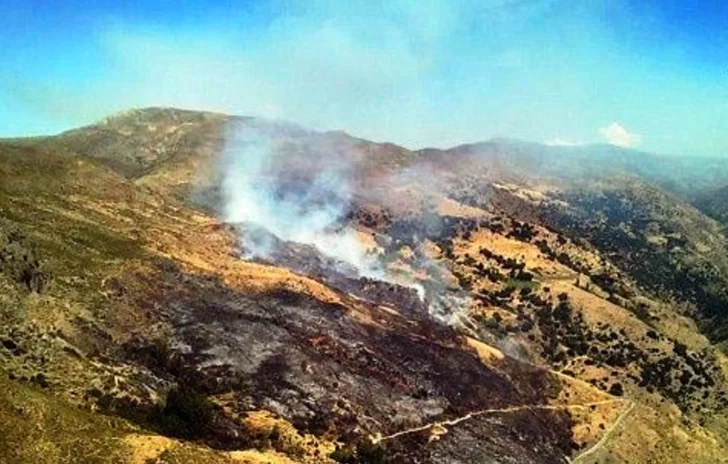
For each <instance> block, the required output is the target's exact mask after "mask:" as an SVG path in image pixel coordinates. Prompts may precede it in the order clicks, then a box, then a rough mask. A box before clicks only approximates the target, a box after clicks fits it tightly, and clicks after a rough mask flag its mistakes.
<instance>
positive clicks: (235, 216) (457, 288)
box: [0, 108, 728, 463]
mask: <svg viewBox="0 0 728 464" xmlns="http://www.w3.org/2000/svg"><path fill="white" fill-rule="evenodd" d="M584 150H592V151H591V152H590V153H593V152H594V151H593V150H596V152H597V155H596V158H597V159H598V160H601V161H598V162H597V161H595V164H593V165H592V164H590V163H586V162H585V161H584V160H585V159H586V157H587V156H588V152H587V151H584ZM257 151H263V152H264V156H263V157H262V158H261V159H258V157H257V156H255V153H257ZM617 151H618V152H619V153H617ZM615 154H619V155H620V156H621V157H618V159H620V160H621V161H620V162H619V163H615V162H614V159H616V158H615ZM640 156H644V157H645V158H644V159H645V160H646V161H645V162H644V163H645V164H641V163H639V162H637V161H636V160H638V159H641V158H639V157H640ZM555 159H558V160H559V163H555V162H554V160H555ZM241 160H242V161H241ZM610 160H611V161H610ZM253 161H256V163H253ZM608 162H609V163H610V165H611V166H617V167H616V168H614V169H613V170H609V171H605V170H604V169H601V168H599V167H598V166H599V163H603V164H606V163H608ZM673 162H674V161H673V160H670V159H663V158H661V157H658V156H655V155H647V154H644V155H642V154H638V153H635V152H626V151H621V150H617V149H611V148H607V147H600V148H598V149H588V148H583V149H579V150H571V149H569V150H566V151H563V150H560V149H556V148H555V147H541V146H536V145H530V144H524V143H521V142H513V141H502V140H500V141H498V140H497V141H492V142H487V143H485V144H478V145H472V146H461V147H456V148H453V149H451V150H432V149H428V150H422V151H409V150H406V149H405V148H402V147H399V146H396V145H392V144H386V143H374V142H369V141H366V140H362V139H357V138H355V137H352V136H350V135H348V134H346V133H342V132H332V133H326V132H324V133H321V132H314V131H309V130H307V129H305V128H301V127H298V126H295V125H293V124H289V123H284V122H273V121H264V120H259V119H254V118H245V117H232V116H226V115H220V114H212V113H198V112H193V111H183V110H176V109H161V108H151V109H144V110H133V111H130V112H126V113H123V114H120V115H116V116H112V117H110V118H108V119H106V120H105V121H103V122H101V123H99V124H95V125H91V126H88V127H83V128H79V129H76V130H73V131H69V132H66V133H63V134H60V135H57V136H49V137H43V138H36V139H27V140H22V139H21V140H10V141H2V142H0V286H1V287H2V292H0V320H1V321H2V323H0V343H2V345H0V369H1V370H2V371H3V379H2V380H0V383H2V385H0V386H1V387H2V389H1V390H2V391H3V393H1V394H0V409H2V410H4V411H7V414H6V416H7V417H10V418H11V419H10V420H8V421H4V422H3V423H2V424H0V437H2V438H0V442H2V444H1V445H0V462H27V463H31V462H32V463H35V462H69V463H70V462H139V463H143V462H169V463H172V462H176V463H177V462H181V463H193V462H201V461H204V462H252V463H257V462H261V463H262V462H281V463H285V462H310V463H318V462H322V463H323V462H348V463H353V462H393V463H397V462H402V463H408V462H432V463H436V462H451V463H472V462H519V463H555V462H581V463H588V462H625V463H626V462H629V463H633V462H634V463H647V462H661V463H663V462H664V463H668V462H696V463H698V462H703V463H717V462H728V461H726V459H725V456H726V453H727V451H726V450H728V433H727V432H726V430H728V377H727V375H728V370H727V369H728V361H727V360H726V357H725V354H724V353H723V352H722V351H721V350H720V349H718V348H717V345H718V344H720V343H721V342H724V341H725V340H726V337H728V331H727V330H726V328H727V327H728V315H726V314H725V313H724V310H723V309H722V308H725V307H726V306H725V304H726V302H728V296H727V295H726V290H725V289H726V288H727V287H728V258H727V257H726V252H725V251H726V250H725V246H726V245H725V236H724V235H723V232H722V229H721V227H720V226H719V225H718V223H717V222H715V221H714V220H713V219H710V218H708V217H707V216H705V215H704V214H703V213H701V212H700V211H699V210H698V209H695V208H694V207H692V206H690V205H689V204H688V203H686V202H685V200H684V198H683V195H687V194H686V193H685V192H684V191H679V190H680V189H677V188H674V189H670V188H669V187H667V185H668V184H669V183H672V184H673V185H675V184H676V183H677V184H679V185H685V183H686V182H688V181H689V179H688V180H686V178H684V177H675V176H673V177H668V176H667V175H665V176H662V175H661V174H660V176H661V177H660V178H659V179H657V178H656V177H649V176H648V175H647V173H651V174H652V175H654V176H658V174H659V172H665V173H670V172H675V171H674V169H673V168H671V167H670V166H673V165H671V164H670V163H673ZM238 163H242V164H238ZM716 163H718V161H716ZM636 165H639V166H658V165H660V166H665V167H664V168H662V169H661V170H659V172H658V170H656V169H652V168H645V171H644V172H643V173H641V172H639V171H638V170H636V169H634V166H636ZM624 171H629V172H630V174H631V175H629V176H625V175H624ZM706 172H707V171H705V172H703V171H700V170H698V169H697V168H696V169H692V170H690V171H689V172H687V171H686V170H681V171H680V175H681V176H688V175H692V176H696V178H699V179H702V180H701V181H700V182H702V183H701V184H700V185H706V186H708V185H712V184H713V183H714V182H720V181H721V179H714V178H711V177H707V174H706ZM710 172H711V173H712V174H715V173H716V172H717V171H716V170H715V169H711V170H710ZM723 172H725V171H723ZM322 173H324V174H326V175H325V176H322V175H321V174H322ZM655 173H658V174H655ZM233 174H235V175H233ZM236 175H237V177H236ZM716 175H717V174H716ZM690 182H692V181H690ZM696 182H697V181H696ZM247 183H250V186H252V187H253V188H252V191H253V193H255V198H254V199H255V201H254V202H251V201H246V202H242V203H240V202H238V203H236V200H240V199H239V198H236V195H247V194H250V193H251V190H250V189H248V190H246V189H241V187H240V185H241V184H246V186H247ZM696 185H697V184H696ZM701 188H702V187H701ZM665 189H667V190H665ZM260 192H263V193H262V194H260V195H259V193H260ZM691 194H692V193H691ZM685 198H686V197H685ZM239 204H242V205H244V206H245V207H246V208H248V209H256V208H260V211H261V214H260V215H258V216H251V215H250V214H249V211H246V210H245V208H243V210H244V211H242V212H241V211H239V209H240V208H237V207H236V208H233V206H236V205H239ZM231 205H232V206H231ZM273 213H275V214H281V215H284V216H285V217H282V218H275V219H276V220H275V221H274V220H272V219H273V218H269V217H266V214H267V215H270V214H273ZM312 217H313V218H314V219H317V220H315V221H312V220H311V218H312ZM256 218H258V219H259V220H260V221H262V222H259V223H258V224H257V225H256V224H254V223H251V221H252V219H256ZM261 225H263V226H266V225H267V226H269V228H268V229H265V227H262V228H261V227H260V226H261ZM307 227H314V229H310V230H308V231H307V230H302V229H306V228H307ZM262 229H264V230H262ZM311 230H313V231H315V232H317V233H320V234H323V237H324V240H323V241H321V240H319V238H317V237H311V234H310V233H306V232H310V231H311ZM352 237H353V238H354V239H355V243H356V244H357V245H356V247H355V248H357V250H355V251H360V249H361V250H364V251H365V253H363V254H361V255H359V254H356V253H355V254H353V255H352V250H351V249H350V248H347V247H350V246H351V244H352V242H351V240H352ZM339 243H341V244H342V246H341V247H335V246H333V245H338V244H339ZM344 245H345V246H344ZM362 263H363V264H362ZM363 274H365V275H363ZM43 421H45V422H43ZM34 424H44V425H41V426H39V427H36V428H35V429H33V426H34ZM31 429H32V430H34V431H31ZM69 429H73V430H75V432H73V433H70V432H68V431H67V430H69ZM72 439H80V440H81V443H82V444H83V446H81V447H76V448H73V449H71V448H69V446H68V443H69V441H70V440H72ZM3 453H4V454H3Z"/></svg>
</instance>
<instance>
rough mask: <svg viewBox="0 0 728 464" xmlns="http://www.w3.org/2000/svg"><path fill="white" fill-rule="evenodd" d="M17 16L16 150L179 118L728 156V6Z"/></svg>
mask: <svg viewBox="0 0 728 464" xmlns="http://www.w3.org/2000/svg"><path fill="white" fill-rule="evenodd" d="M6 3H7V4H6V5H5V9H4V10H5V12H6V15H5V16H3V17H2V18H1V19H0V26H2V27H3V30H4V34H5V35H6V36H7V37H8V39H9V40H8V41H7V43H8V46H6V47H3V48H2V50H0V56H1V57H2V59H3V63H4V65H3V68H2V70H1V71H0V105H2V106H3V107H4V108H5V111H4V112H3V113H2V114H3V117H2V119H1V120H0V122H2V124H1V125H0V136H3V137H9V136H28V135H41V134H49V133H56V132H59V131H63V130H66V129H71V128H74V127H77V126H80V125H84V124H88V123H91V122H93V121H96V120H98V119H101V118H103V117H105V116H108V115H109V114H111V113H115V112H118V111H121V110H124V109H129V108H136V107H147V106H173V107H182V108H187V109H198V110H209V111H220V112H224V113H228V114H237V115H246V116H259V117H267V118H280V119H284V120H288V121H292V122H295V123H298V124H301V125H303V126H306V127H311V128H314V129H318V130H344V131H346V132H348V133H351V134H354V135H356V136H358V137H362V138H366V139H370V140H375V141H387V142H392V143H397V144H400V145H403V146H405V147H407V148H413V149H417V148H423V147H439V148H442V147H451V146H456V145H460V144H465V143H473V142H478V141H485V140H490V139H493V138H512V139H518V140H526V141H533V142H538V143H546V144H549V145H565V146H569V145H576V144H595V143H609V144H613V145H617V146H622V147H630V148H635V149H638V150H641V151H647V152H654V153H660V154H669V155H696V156H711V157H715V156H728V139H726V138H725V137H724V134H725V133H726V132H728V79H726V78H725V72H726V69H725V63H726V62H728V27H726V26H728V24H726V23H728V19H727V18H728V5H726V4H723V3H719V2H706V3H704V4H701V5H700V8H698V7H696V6H695V5H694V4H692V3H691V2H686V1H683V2H678V1H675V2H658V1H657V0H652V1H648V2H639V3H638V2H630V1H627V0H587V1H584V2H579V3H578V4H574V3H573V2H565V1H562V0H536V1H509V0H491V1H487V2H475V1H451V2H448V1H444V0H429V1H420V2H416V1H409V0H396V1H392V2H380V1H369V2H364V1H355V2H347V3H346V4H345V5H344V4H341V2H334V1H330V0H314V1H310V2H305V3H304V2H294V1H290V0H268V1H262V0H261V1H248V2H242V3H240V4H238V5H234V6H233V5H226V6H215V7H212V6H209V5H206V4H205V3H204V2H202V1H195V0H191V1H185V2H182V3H176V2H169V1H158V2H152V3H149V4H147V5H145V6H144V8H142V7H132V6H125V5H118V4H116V2H103V1H102V2H96V3H95V4H94V5H93V6H89V5H84V4H83V2H80V1H76V0H66V1H63V2H56V3H54V4H47V3H44V2H32V1H31V2H28V1H25V2H21V1H19V0H9V1H8V2H6Z"/></svg>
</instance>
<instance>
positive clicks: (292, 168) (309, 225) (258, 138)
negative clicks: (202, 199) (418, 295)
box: [221, 126, 384, 279]
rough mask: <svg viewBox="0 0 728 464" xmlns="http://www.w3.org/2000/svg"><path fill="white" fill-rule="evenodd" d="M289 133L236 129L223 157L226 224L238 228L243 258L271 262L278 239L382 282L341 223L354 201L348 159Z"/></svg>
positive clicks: (375, 267)
mask: <svg viewBox="0 0 728 464" xmlns="http://www.w3.org/2000/svg"><path fill="white" fill-rule="evenodd" d="M280 129H284V130H280ZM286 129H288V130H289V132H290V128H288V127H280V126H279V127H277V128H274V129H273V130H272V131H271V130H270V129H263V128H259V127H251V126H238V127H234V128H233V130H232V133H231V134H230V136H229V137H228V143H227V146H226V148H225V151H224V153H223V156H222V165H221V170H222V176H223V177H222V194H223V218H224V220H225V221H226V222H228V223H232V224H238V225H242V226H243V228H244V234H243V235H244V237H243V247H244V253H245V255H246V257H249V258H266V257H268V256H269V255H270V253H272V252H273V251H275V247H276V243H277V240H282V241H286V242H296V243H300V244H306V245H311V246H313V247H315V248H316V249H318V251H319V252H320V253H322V254H323V255H326V256H327V257H329V258H332V259H334V260H336V261H338V262H341V263H344V264H346V265H348V266H350V267H351V268H353V269H354V270H355V271H356V273H357V274H358V275H360V276H364V277H370V278H378V279H382V278H384V272H383V271H382V267H381V266H380V264H379V262H378V260H377V259H376V258H375V257H374V256H372V255H371V254H370V253H368V251H367V250H366V249H365V247H364V246H363V245H362V243H361V242H360V240H359V238H358V237H357V232H356V230H354V229H353V228H352V227H350V226H349V225H348V224H347V223H346V222H345V217H346V215H347V213H348V211H349V205H350V203H351V197H352V188H351V184H350V177H351V169H352V165H351V159H350V158H349V156H348V155H349V153H342V152H341V150H342V149H341V148H340V147H335V146H333V145H332V144H330V143H326V142H322V140H323V139H322V138H319V139H316V138H315V136H313V137H314V138H313V139H312V138H311V137H307V136H303V137H301V133H300V131H301V130H299V129H294V131H295V132H296V133H295V135H296V136H295V137H292V136H290V135H289V134H286Z"/></svg>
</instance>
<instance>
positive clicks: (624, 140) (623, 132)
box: [599, 122, 642, 148]
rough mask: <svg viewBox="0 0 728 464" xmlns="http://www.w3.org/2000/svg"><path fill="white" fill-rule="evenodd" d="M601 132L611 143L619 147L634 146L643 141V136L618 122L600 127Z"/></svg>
mask: <svg viewBox="0 0 728 464" xmlns="http://www.w3.org/2000/svg"><path fill="white" fill-rule="evenodd" d="M599 133H600V134H601V135H602V137H604V139H605V140H606V141H607V142H608V143H609V144H611V145H616V146H618V147H626V148H630V147H634V146H635V145H638V144H639V143H640V142H641V141H642V136H641V135H639V134H635V133H632V132H630V131H628V130H627V129H626V128H625V127H624V126H622V125H621V124H619V123H618V122H613V123H611V124H610V125H608V126H606V127H602V128H601V129H599Z"/></svg>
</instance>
